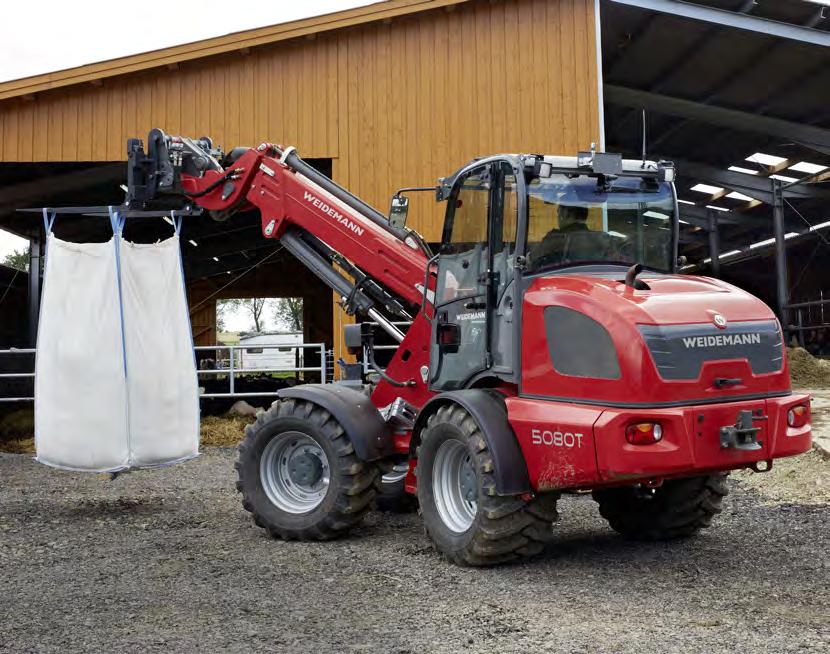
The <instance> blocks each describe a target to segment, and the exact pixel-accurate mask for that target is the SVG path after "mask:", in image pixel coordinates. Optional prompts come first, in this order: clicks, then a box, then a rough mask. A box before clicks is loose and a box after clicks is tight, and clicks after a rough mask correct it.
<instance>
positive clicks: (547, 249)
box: [529, 204, 592, 267]
mask: <svg viewBox="0 0 830 654" xmlns="http://www.w3.org/2000/svg"><path fill="white" fill-rule="evenodd" d="M556 213H557V218H558V221H557V223H558V227H554V228H553V229H551V230H550V231H549V232H548V233H547V234H545V236H544V238H542V240H541V241H540V242H539V243H538V244H536V245H535V246H534V247H533V249H532V250H531V251H530V252H529V255H530V259H531V262H532V264H533V266H534V267H538V266H540V265H546V264H556V263H562V262H565V261H567V260H568V258H569V257H567V256H566V254H567V250H568V240H569V239H568V235H569V234H577V233H585V232H591V231H592V230H591V229H590V228H589V227H588V207H579V206H573V205H569V204H560V205H559V206H558V207H557V212H556Z"/></svg>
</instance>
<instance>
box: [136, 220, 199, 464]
mask: <svg viewBox="0 0 830 654" xmlns="http://www.w3.org/2000/svg"><path fill="white" fill-rule="evenodd" d="M121 245H122V247H121V288H122V294H123V302H124V335H125V339H124V340H125V344H126V351H127V391H128V395H129V402H130V420H129V424H130V441H131V445H132V448H131V449H132V452H131V455H132V465H134V466H138V467H147V466H156V465H166V464H169V463H176V462H178V461H183V460H185V459H189V458H192V457H194V456H196V454H197V453H198V450H199V385H198V382H197V377H196V362H195V359H194V355H193V338H192V336H191V327H190V314H189V311H188V307H187V300H186V296H185V292H184V283H183V277H182V269H181V258H180V256H179V237H178V235H176V236H173V237H172V238H169V239H167V240H166V241H162V242H161V243H154V244H152V245H143V244H137V243H128V242H122V244H121Z"/></svg>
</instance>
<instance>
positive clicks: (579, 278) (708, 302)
mask: <svg viewBox="0 0 830 654" xmlns="http://www.w3.org/2000/svg"><path fill="white" fill-rule="evenodd" d="M637 279H638V280H639V281H642V282H644V283H645V284H646V285H647V286H648V289H647V290H636V289H633V288H630V287H628V286H626V285H625V283H624V282H623V280H622V279H621V278H620V279H616V278H612V277H610V276H607V275H603V276H595V275H579V274H568V275H558V276H551V277H544V278H540V279H537V280H536V281H535V282H534V283H533V284H532V285H531V289H532V291H533V293H534V294H536V293H541V294H547V293H551V294H554V295H560V294H563V293H564V294H573V295H575V296H581V297H584V298H585V299H586V300H590V301H591V302H592V303H593V302H598V303H599V304H600V305H601V306H603V307H606V308H607V309H608V310H610V311H614V312H616V313H619V314H620V315H622V316H623V317H625V319H626V320H627V321H629V322H631V323H634V324H646V325H669V324H689V323H711V322H712V321H713V319H714V315H715V314H720V315H722V316H723V317H724V318H726V320H727V321H728V322H735V321H747V320H773V319H775V314H774V313H773V312H772V310H771V309H770V308H769V307H768V306H767V305H766V304H764V303H763V302H761V300H759V299H758V298H756V297H754V296H753V295H750V294H749V293H747V292H746V291H743V290H741V289H740V288H738V287H736V286H733V285H731V284H727V283H726V282H723V281H720V280H718V279H712V278H710V277H692V276H688V275H662V274H649V273H643V274H641V275H640V276H639V277H638V278H637ZM540 299H541V298H540ZM543 301H544V300H543Z"/></svg>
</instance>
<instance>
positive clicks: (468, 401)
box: [410, 388, 532, 495]
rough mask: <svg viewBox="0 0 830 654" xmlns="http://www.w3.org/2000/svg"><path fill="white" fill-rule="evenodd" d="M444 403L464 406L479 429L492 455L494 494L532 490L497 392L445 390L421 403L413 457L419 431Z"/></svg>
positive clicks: (413, 443) (416, 422)
mask: <svg viewBox="0 0 830 654" xmlns="http://www.w3.org/2000/svg"><path fill="white" fill-rule="evenodd" d="M445 404H458V405H459V406H461V407H463V408H464V409H466V410H467V411H468V412H469V414H470V415H471V416H472V417H473V419H474V420H475V421H476V424H477V425H478V427H479V429H481V433H482V435H483V436H484V440H485V441H486V442H487V447H488V448H489V449H490V453H491V454H492V455H493V463H494V466H495V469H494V470H493V476H494V477H495V480H496V493H497V494H499V495H518V494H520V493H529V492H532V488H531V487H530V477H529V476H528V474H527V464H526V463H525V460H524V456H522V450H521V448H520V447H519V442H518V441H517V440H516V434H514V433H513V428H512V427H511V426H510V421H509V420H508V418H507V409H506V407H505V406H504V401H503V399H502V396H501V395H500V394H499V393H494V392H490V391H487V390H484V389H479V388H471V389H466V390H460V391H448V392H446V393H441V394H440V395H436V396H435V397H433V398H432V399H431V400H430V401H429V402H427V403H426V404H425V405H424V406H423V408H422V409H421V411H420V413H419V414H418V418H417V419H416V420H415V426H414V428H413V430H412V443H411V445H410V456H411V457H414V454H415V448H417V446H418V444H420V442H421V430H422V429H423V428H424V427H426V424H427V419H428V418H429V416H431V415H432V414H433V413H435V412H436V411H437V410H438V408H439V407H441V406H443V405H445Z"/></svg>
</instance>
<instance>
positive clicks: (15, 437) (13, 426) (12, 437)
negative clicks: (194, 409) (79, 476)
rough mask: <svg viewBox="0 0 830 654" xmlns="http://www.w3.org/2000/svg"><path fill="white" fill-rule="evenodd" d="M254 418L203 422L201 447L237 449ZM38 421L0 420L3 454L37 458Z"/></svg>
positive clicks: (26, 416) (25, 413)
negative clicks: (34, 456)
mask: <svg viewBox="0 0 830 654" xmlns="http://www.w3.org/2000/svg"><path fill="white" fill-rule="evenodd" d="M254 420H255V418H253V417H251V416H238V415H237V416H235V415H226V416H206V417H204V418H202V424H201V429H200V432H201V436H202V439H201V444H202V445H203V446H206V447H235V446H236V445H237V444H238V443H239V441H241V440H242V437H243V436H244V435H245V427H247V426H248V425H250V424H251V423H252V422H253V421H254ZM34 451H35V420H34V414H33V412H32V410H31V409H21V410H19V411H13V412H12V413H9V414H7V415H6V416H4V417H3V418H2V419H0V452H10V453H11V454H34Z"/></svg>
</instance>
